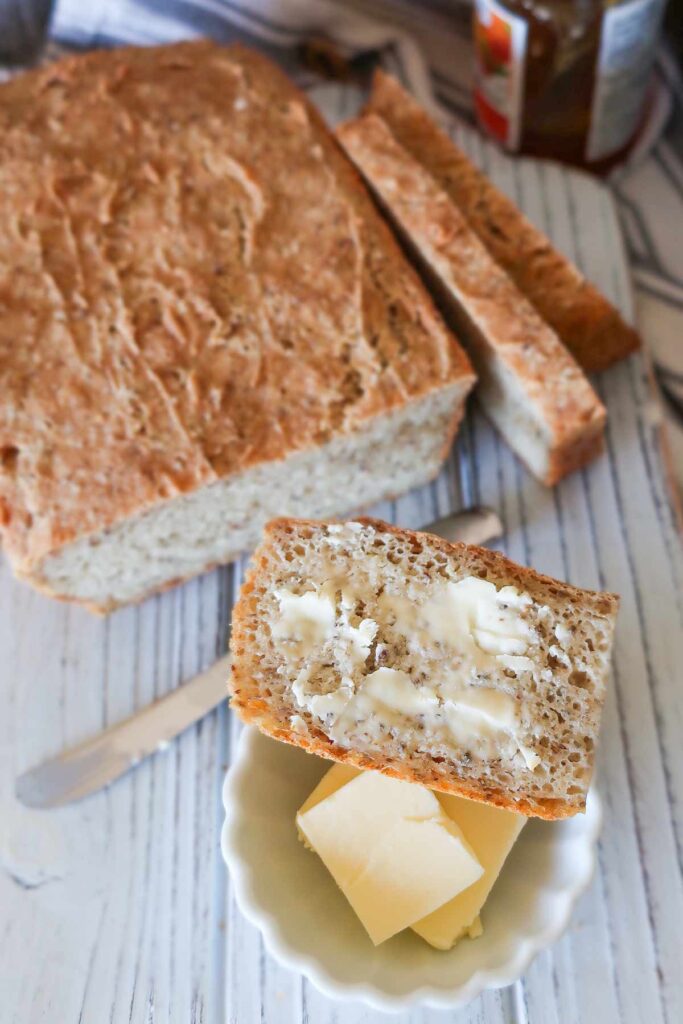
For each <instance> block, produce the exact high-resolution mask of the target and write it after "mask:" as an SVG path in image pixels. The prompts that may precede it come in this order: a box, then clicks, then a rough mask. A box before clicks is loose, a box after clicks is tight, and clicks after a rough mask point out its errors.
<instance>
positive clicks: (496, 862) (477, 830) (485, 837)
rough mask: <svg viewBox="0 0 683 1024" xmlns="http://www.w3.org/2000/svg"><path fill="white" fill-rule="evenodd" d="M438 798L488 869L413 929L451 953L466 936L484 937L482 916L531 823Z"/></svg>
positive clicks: (495, 810)
mask: <svg viewBox="0 0 683 1024" xmlns="http://www.w3.org/2000/svg"><path fill="white" fill-rule="evenodd" d="M438 798H439V802H440V804H441V806H442V807H443V809H444V810H445V811H446V813H447V814H448V816H449V818H452V819H453V821H454V822H456V823H457V824H458V825H459V826H460V828H461V829H462V832H463V834H464V835H465V836H466V838H467V841H468V842H469V844H470V846H471V848H472V849H473V850H474V852H475V854H476V856H477V859H478V861H479V863H480V864H481V866H482V867H483V869H484V873H483V875H482V876H481V878H480V879H479V880H478V881H477V882H475V883H474V885H471V886H470V887H469V889H466V890H465V891H464V892H461V893H459V895H458V896H456V897H455V898H454V899H452V900H450V901H449V902H448V903H446V904H445V905H444V906H442V907H439V908H438V910H435V911H433V912H432V913H431V914H429V915H428V916H427V917H424V918H423V919H422V920H421V921H418V922H417V923H416V924H413V926H412V928H413V931H415V932H417V934H418V935H421V936H422V938H423V939H425V940H426V941H427V942H428V943H429V944H430V945H432V946H436V948H437V949H450V948H451V947H452V946H454V945H455V943H456V942H457V941H458V939H460V938H462V937H463V935H469V936H470V937H471V938H476V936H477V935H481V933H482V931H483V929H482V926H481V922H480V920H479V913H480V911H481V909H482V907H483V906H484V903H485V902H486V899H487V898H488V895H489V893H490V892H491V889H492V888H493V884H494V882H495V881H496V879H497V878H498V875H499V874H500V870H501V868H502V866H503V864H504V863H505V860H506V858H507V856H508V854H509V853H510V850H511V849H512V847H513V845H514V843H515V840H516V839H517V837H518V835H519V833H520V832H521V831H522V828H523V826H524V825H525V823H526V820H527V819H526V818H525V817H524V815H523V814H516V813H515V812H514V811H506V810H503V809H502V808H500V807H493V806H491V805H490V804H482V803H477V802H476V801H474V800H463V799H462V797H458V796H450V795H448V794H446V793H439V794H438Z"/></svg>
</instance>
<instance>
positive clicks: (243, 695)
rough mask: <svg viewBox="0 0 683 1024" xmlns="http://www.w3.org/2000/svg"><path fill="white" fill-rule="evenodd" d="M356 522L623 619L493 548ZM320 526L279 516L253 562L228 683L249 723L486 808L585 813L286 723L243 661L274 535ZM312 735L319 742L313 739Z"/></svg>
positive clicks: (598, 599)
mask: <svg viewBox="0 0 683 1024" xmlns="http://www.w3.org/2000/svg"><path fill="white" fill-rule="evenodd" d="M355 521H356V522H359V523H362V524H365V525H369V526H372V527H373V528H374V529H375V530H377V531H378V532H380V533H381V532H385V533H391V534H394V535H396V536H399V537H402V538H404V539H407V540H408V541H410V542H414V543H415V544H416V545H419V544H420V540H421V538H422V537H425V536H426V537H428V540H429V544H430V545H431V546H434V547H436V548H438V549H440V550H441V551H443V552H444V554H446V555H447V556H448V557H454V556H455V557H458V556H460V555H463V554H465V555H469V556H470V557H472V558H475V559H477V560H478V561H479V562H480V563H482V564H483V566H484V567H485V568H486V570H487V578H488V579H490V580H492V581H493V582H495V583H497V584H500V585H504V584H508V583H510V582H511V581H512V582H514V583H515V584H519V585H521V586H522V587H523V589H524V590H525V591H526V592H528V593H529V594H531V596H532V597H533V596H536V597H537V598H539V599H540V600H543V601H545V600H547V599H548V597H549V595H554V596H555V597H560V598H561V599H563V600H564V599H566V600H575V601H580V602H581V603H582V605H583V607H584V608H587V609H588V610H590V609H591V608H592V609H594V611H595V612H596V613H599V614H601V615H609V616H615V615H616V613H617V611H618V608H619V597H618V595H617V594H613V593H609V592H602V591H592V590H584V589H582V588H580V587H574V586H572V585H571V584H569V583H563V582H560V581H558V580H555V579H553V578H552V577H550V576H544V575H543V574H542V573H538V572H536V571H535V570H534V569H529V568H527V567H526V566H521V565H518V564H517V563H515V562H512V561H511V560H510V559H508V558H506V557H505V555H503V554H501V553H500V552H498V551H491V550H489V549H488V548H480V547H476V546H474V545H467V544H461V543H457V542H455V543H454V542H452V541H447V540H444V539H443V538H441V537H436V536H434V535H433V534H424V533H423V532H421V531H418V530H405V529H401V528H399V527H396V526H392V525H391V524H389V523H385V522H384V521H382V520H380V519H373V518H370V517H367V516H360V517H358V518H357V519H356V520H355ZM320 525H321V524H320V523H319V522H316V521H314V520H303V519H289V518H282V519H275V520H272V521H271V522H270V523H268V525H267V526H266V528H265V533H264V543H263V544H262V545H261V547H259V548H258V549H257V550H256V552H255V553H254V557H253V560H252V563H251V565H250V567H249V570H248V572H247V574H246V577H245V580H244V583H243V585H242V589H241V591H240V597H239V601H238V602H237V604H236V605H235V608H234V610H233V616H232V626H231V636H230V651H231V652H232V655H233V660H232V668H231V674H230V678H229V680H228V692H229V694H230V698H231V701H230V706H231V708H232V709H233V710H234V711H236V712H237V714H238V715H239V716H240V718H241V719H242V721H244V722H247V723H250V724H253V725H256V726H257V727H258V728H259V729H260V730H261V731H262V732H264V733H266V734H267V735H269V736H273V737H274V738H275V739H278V740H281V741H283V742H285V743H291V744H293V745H294V746H298V747H302V748H303V749H305V750H308V751H309V752H310V753H312V754H316V755H318V756H319V757H325V758H328V759H330V760H333V761H340V762H343V763H345V764H351V765H353V766H354V767H356V768H372V769H375V770H378V771H382V772H383V773H384V774H386V775H391V776H393V777H394V778H399V779H404V780H406V781H409V782H419V783H421V784H423V785H427V786H429V787H430V788H432V789H437V790H439V791H440V792H444V793H453V794H455V795H458V796H464V797H467V798H468V799H471V800H480V801H483V802H485V803H491V804H495V805H496V806H498V807H504V808H507V809H508V810H516V811H519V812H520V813H522V814H527V815H530V816H534V817H540V818H545V819H547V820H555V819H559V818H565V817H570V816H572V815H574V814H576V813H577V812H578V811H583V810H584V809H585V803H583V804H581V805H580V806H577V804H576V803H572V804H569V803H567V802H566V801H565V800H563V799H557V798H552V797H548V798H544V799H534V798H521V799H520V798H519V797H517V798H516V799H512V798H511V797H510V796H509V795H508V794H506V793H505V792H502V791H500V790H497V789H495V788H492V787H487V786H486V785H485V784H484V783H482V784H481V785H476V784H472V782H471V780H463V779H459V778H457V777H454V776H453V774H452V772H451V773H450V774H449V768H448V766H447V765H446V766H442V765H441V764H438V763H436V762H433V763H432V765H431V768H430V770H429V771H425V772H423V771H420V770H418V769H417V768H416V767H415V765H413V764H409V763H407V762H400V761H398V760H396V761H394V762H393V763H391V764H389V763H387V762H386V761H380V760H379V759H378V758H374V759H373V758H372V757H370V756H368V755H366V754H364V753H361V752H359V751H354V750H348V749H346V748H343V747H340V746H338V745H336V744H335V743H334V741H332V740H331V739H330V738H329V737H328V736H326V735H325V734H324V733H323V732H322V731H321V730H320V729H316V728H314V729H312V730H310V729H309V732H310V733H311V735H309V736H306V735H301V734H299V733H296V732H294V731H293V730H292V729H291V728H290V727H289V721H288V719H282V718H278V717H277V716H276V715H275V714H274V713H273V710H272V708H271V707H270V706H269V704H268V702H267V700H265V699H264V698H263V696H262V695H261V693H260V692H259V690H258V687H257V686H256V685H255V683H254V681H253V679H251V677H250V676H249V675H248V674H247V673H245V671H244V669H243V667H242V666H243V660H245V661H246V660H247V659H248V655H249V650H250V647H251V644H252V640H251V634H250V629H249V623H250V621H251V619H252V618H253V616H254V613H255V609H256V606H257V599H256V590H257V586H258V583H259V580H260V576H261V573H262V572H264V571H265V569H266V567H267V564H268V559H267V554H266V544H267V543H268V540H269V538H272V537H274V536H275V535H277V534H278V532H279V531H280V530H281V529H283V528H284V529H287V528H288V527H289V526H294V527H301V526H304V527H305V526H309V527H312V528H314V529H316V528H319V527H320ZM311 737H312V738H311Z"/></svg>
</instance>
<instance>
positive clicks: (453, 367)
mask: <svg viewBox="0 0 683 1024" xmlns="http://www.w3.org/2000/svg"><path fill="white" fill-rule="evenodd" d="M0 131H1V132H2V137H3V153H2V158H1V159H0V232H1V233H2V237H3V247H2V252H1V253H0V281H2V303H1V306H2V311H1V312H0V327H2V328H3V330H2V331H0V380H1V381H2V383H3V401H2V403H1V404H0V529H1V531H2V534H3V544H4V547H5V550H6V553H7V555H8V557H9V559H10V561H11V562H12V565H13V568H14V569H15V571H17V572H18V573H21V574H22V575H23V576H24V577H25V578H33V577H34V576H36V575H39V569H40V564H41V562H42V561H43V560H44V559H45V558H46V557H48V556H49V555H51V554H53V553H55V552H56V551H58V550H60V549H61V548H63V547H64V546H65V545H67V544H68V543H70V542H71V541H74V540H77V539H81V538H83V537H88V536H97V535H98V534H100V533H101V532H102V531H104V530H107V529H108V528H110V527H111V526H113V525H115V524H117V523H120V522H122V521H125V520H126V519H127V518H129V517H132V516H135V515H138V514H139V513H142V512H144V511H146V510H148V509H152V508H155V507H156V506H157V505H159V504H161V503H162V502H165V501H168V500H173V499H174V498H175V497H177V496H180V495H182V494H185V493H188V492H191V491H194V490H197V489H198V488H201V487H203V486H204V485H207V484H210V483H213V482H214V481H216V480H218V479H222V478H225V477H227V476H230V475H231V474H233V473H238V472H243V471H244V470H246V469H248V468H250V467H252V466H255V465H257V464H259V463H267V462H269V461H274V460H280V459H282V458H285V457H286V456H287V455H288V454H290V453H292V452H294V451H297V450H301V449H304V448H311V447H318V446H320V447H322V445H323V444H324V442H325V441H326V440H327V439H329V438H330V437H335V436H338V435H352V434H353V432H354V431H355V430H356V428H358V427H359V426H360V425H362V424H363V423H365V422H367V421H368V420H370V419H372V418H375V417H379V416H382V415H384V414H385V413H389V412H391V411H392V410H395V409H399V408H402V407H405V406H407V405H409V404H410V403H411V402H413V401H414V400H418V399H420V398H422V397H424V396H426V395H429V394H431V393H432V392H434V391H437V390H439V389H441V388H443V387H447V386H449V385H450V384H453V383H456V382H461V383H462V384H463V388H464V389H465V390H467V389H468V388H469V387H471V385H472V383H473V380H474V376H473V373H472V369H471V366H470V364H469V361H468V359H467V357H466V355H465V354H464V352H463V351H462V349H461V348H460V346H459V345H458V343H457V341H456V340H455V338H454V337H453V336H452V335H451V333H450V332H449V331H448V330H447V328H446V327H445V325H444V324H443V321H442V320H441V318H440V316H439V314H438V313H437V311H436V309H435V308H434V305H433V303H432V302H431V300H430V298H429V296H428V295H427V293H426V292H425V290H424V288H423V286H422V284H421V282H420V280H419V278H418V277H417V275H416V274H415V272H414V271H413V270H412V268H411V267H410V265H409V264H408V262H407V261H406V260H405V259H404V257H403V256H402V254H401V252H400V249H399V247H398V245H397V243H396V241H395V239H394V238H393V236H392V235H391V233H390V231H389V230H388V228H387V226H386V225H385V223H384V222H383V220H382V218H381V217H380V216H379V214H378V213H377V211H376V210H375V208H374V205H373V203H372V201H371V199H370V197H369V196H368V194H367V192H366V190H365V187H364V186H363V184H362V182H361V181H360V178H359V176H358V175H357V173H356V171H355V169H354V168H353V167H352V165H351V164H350V163H349V161H348V160H347V159H346V157H345V156H344V154H343V153H342V151H341V149H340V147H339V146H338V144H337V143H336V141H335V140H334V138H333V137H332V135H331V134H330V132H329V131H328V129H327V128H326V127H325V125H324V123H323V122H322V120H321V118H320V116H319V114H318V113H317V111H315V109H314V108H313V107H312V105H311V104H310V103H309V101H308V100H307V99H306V97H305V96H303V95H302V94H301V93H300V92H299V91H298V90H297V89H296V88H295V86H294V85H293V84H292V83H291V82H290V81H289V80H288V79H287V78H286V76H285V75H284V74H283V73H282V72H281V71H280V70H279V69H278V68H277V67H276V66H275V65H273V64H272V63H271V62H270V61H268V60H267V59H266V58H264V57H262V56H260V55H259V54H256V53H253V52H251V51H249V50H247V49H245V48H244V47H241V46H232V47H221V46H218V45H216V44H214V43H212V42H209V41H196V42H189V43H180V44H176V45H172V46H161V47H150V48H142V47H125V48H122V49H118V50H108V51H96V52H92V53H88V54H84V55H79V56H76V57H70V58H67V59H66V60H62V61H59V62H57V63H55V64H50V65H48V66H45V67H42V68H39V69H37V70H35V71H31V72H28V73H26V74H23V75H20V76H17V77H16V78H14V79H12V80H10V81H9V82H7V83H5V84H3V85H2V86H0ZM36 166H40V167H41V174H40V175H38V174H36V173H35V168H36ZM2 339H5V340H4V341H3V340H2ZM454 417H455V413H454Z"/></svg>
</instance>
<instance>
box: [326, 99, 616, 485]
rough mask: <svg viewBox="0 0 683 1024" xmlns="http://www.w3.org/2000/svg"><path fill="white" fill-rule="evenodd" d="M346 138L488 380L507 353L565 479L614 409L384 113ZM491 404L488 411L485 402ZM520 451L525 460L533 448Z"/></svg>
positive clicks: (522, 399)
mask: <svg viewBox="0 0 683 1024" xmlns="http://www.w3.org/2000/svg"><path fill="white" fill-rule="evenodd" d="M337 135H338V137H339V138H340V139H341V141H342V144H343V145H344V146H345V148H346V150H347V152H348V154H349V156H350V157H351V159H352V160H354V162H355V163H356V165H357V167H358V168H359V170H360V171H361V173H362V174H363V175H364V176H365V179H366V181H367V182H368V184H369V186H370V187H371V188H372V189H373V190H374V191H375V192H376V194H377V196H378V198H379V201H380V203H381V205H382V206H383V207H384V208H385V209H386V210H387V211H388V213H389V215H390V216H391V217H392V219H394V220H395V221H396V223H397V226H398V229H399V231H400V233H401V234H402V235H403V236H404V237H405V238H406V241H407V244H409V245H410V246H411V248H412V249H413V250H414V252H415V254H416V256H417V258H418V261H419V262H420V263H421V264H422V266H423V268H424V269H425V271H426V272H427V274H428V276H429V278H431V279H432V281H433V282H434V283H435V284H436V286H437V287H438V289H439V292H440V294H441V298H442V303H441V305H442V307H443V308H445V309H446V310H447V309H448V307H450V308H451V309H452V310H454V315H455V317H456V320H455V323H454V324H452V325H451V326H453V327H454V329H456V330H457V331H458V333H459V334H460V336H461V337H463V338H465V339H467V337H468V336H469V337H470V339H471V341H472V343H473V344H474V352H473V359H474V362H475V365H476V366H477V367H478V369H479V372H480V375H481V377H482V379H485V369H486V364H488V363H490V362H491V361H495V360H498V361H500V363H501V364H502V365H503V366H505V368H506V370H507V372H508V373H510V374H511V375H512V376H513V377H514V378H515V380H516V381H517V383H518V385H519V387H518V389H517V390H518V391H519V392H520V394H519V403H520V404H521V403H523V405H524V407H526V408H527V409H528V410H529V413H530V414H533V415H534V417H535V422H536V424H537V425H538V426H539V427H540V430H539V433H540V434H541V436H542V437H543V443H544V444H545V446H546V452H547V471H546V472H545V474H543V475H542V476H541V479H542V480H543V482H544V483H547V484H549V485H552V484H555V483H557V481H558V480H559V479H560V478H561V477H562V476H563V475H565V474H566V473H568V472H571V471H572V470H573V469H575V468H577V467H578V466H580V465H583V464H584V463H585V462H587V461H588V459H589V458H591V457H593V456H594V455H596V454H597V453H598V452H599V451H600V450H601V435H602V432H603V430H604V424H605V419H606V411H605V408H604V406H603V404H602V402H601V401H600V399H599V398H598V396H597V394H596V393H595V391H594V390H593V388H592V387H591V385H590V383H589V381H588V380H587V378H586V376H585V374H584V373H583V371H582V370H581V368H580V367H579V365H578V364H577V363H576V361H575V360H574V358H573V357H572V356H571V354H570V353H569V352H568V350H567V349H566V348H565V346H564V345H563V344H562V342H561V341H560V339H559V338H558V336H557V335H556V334H555V332H554V331H553V329H552V328H551V327H550V326H549V325H548V324H547V323H546V322H545V321H544V320H543V319H542V318H541V317H540V316H539V314H538V313H537V312H536V310H535V308H534V307H533V306H532V304H531V303H530V302H529V301H528V299H527V298H526V297H525V296H524V295H523V294H522V292H520V291H519V289H518V288H517V287H516V286H515V284H514V283H513V281H512V280H511V279H510V278H509V277H508V275H507V274H506V272H505V271H504V270H503V269H502V268H501V267H499V266H498V264H497V263H496V262H495V260H494V259H493V258H492V257H491V255H490V254H489V252H488V250H487V249H486V247H485V246H484V244H483V243H482V242H481V240H480V239H479V237H478V236H477V235H476V233H475V232H474V231H473V230H472V229H471V228H470V227H469V225H468V223H467V220H466V218H465V217H464V216H463V214H462V213H461V212H460V210H459V208H458V207H457V206H456V205H455V204H454V203H453V202H452V200H451V199H450V197H449V196H448V195H447V193H446V192H444V191H443V190H442V189H441V188H440V186H439V185H438V184H437V183H436V181H435V180H434V179H433V178H432V177H431V175H430V173H429V171H428V170H427V169H426V168H424V167H423V166H422V164H421V163H419V161H417V160H415V159H414V158H413V157H412V156H411V155H410V153H409V152H408V151H407V150H406V149H405V148H404V147H403V146H401V144H400V143H399V142H398V141H397V140H396V139H395V137H394V135H393V134H392V132H391V129H390V128H389V126H388V125H387V124H386V122H385V121H384V120H383V119H382V118H381V117H379V116H378V115H377V114H366V115H364V116H363V117H360V118H357V119H356V120H354V121H349V122H347V123H346V124H342V125H341V126H340V127H338V128H337ZM478 352H479V358H480V359H481V360H482V362H483V363H484V365H483V366H482V365H480V364H479V362H478V361H477V353H478ZM480 394H481V392H480ZM482 405H483V407H484V411H486V409H487V405H486V402H485V400H484V399H482ZM523 411H524V409H523V408H522V409H520V412H523ZM511 412H512V413H513V414H514V412H515V409H512V410H511ZM502 430H503V433H505V430H504V427H503V428H502ZM515 449H516V451H517V454H518V455H520V456H521V458H522V459H524V458H525V455H526V452H525V450H524V449H523V447H522V446H521V445H520V444H519V443H518V444H517V445H516V446H515ZM530 468H532V470H533V469H534V467H533V465H532V464H531V463H530Z"/></svg>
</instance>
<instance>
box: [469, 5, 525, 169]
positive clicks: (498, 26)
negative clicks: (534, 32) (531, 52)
mask: <svg viewBox="0 0 683 1024" xmlns="http://www.w3.org/2000/svg"><path fill="white" fill-rule="evenodd" d="M527 34H528V26H527V23H526V21H525V20H524V18H520V17H519V16H518V15H516V14H511V13H510V12H509V11H506V10H505V8H504V7H501V6H500V5H499V4H497V3H496V2H495V0H475V9H474V50H475V88H474V105H475V109H476V112H477V117H478V119H479V122H480V124H481V125H482V127H483V128H485V129H486V130H487V131H488V132H489V133H490V134H491V135H493V137H494V138H496V139H498V141H499V142H502V143H503V145H504V146H506V147H507V148H508V149H511V150H516V149H518V148H519V140H520V135H521V132H522V110H523V105H524V65H525V59H526V45H527Z"/></svg>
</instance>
